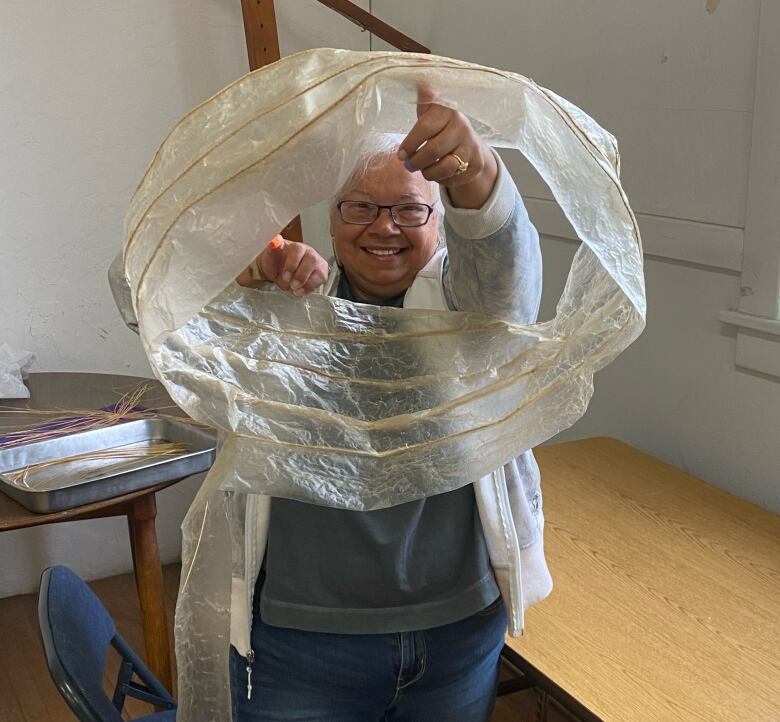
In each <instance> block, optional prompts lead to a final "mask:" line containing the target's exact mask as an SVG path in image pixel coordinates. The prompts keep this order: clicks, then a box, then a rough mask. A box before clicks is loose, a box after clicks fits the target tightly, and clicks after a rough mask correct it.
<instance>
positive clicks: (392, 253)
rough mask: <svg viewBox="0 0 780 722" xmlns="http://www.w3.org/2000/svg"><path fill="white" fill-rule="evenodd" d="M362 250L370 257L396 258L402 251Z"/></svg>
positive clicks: (398, 249)
mask: <svg viewBox="0 0 780 722" xmlns="http://www.w3.org/2000/svg"><path fill="white" fill-rule="evenodd" d="M363 250H364V251H366V252H367V253H370V254H371V255H372V256H397V255H398V254H400V253H402V252H403V251H404V249H403V248H383V249H379V248H364V249H363Z"/></svg>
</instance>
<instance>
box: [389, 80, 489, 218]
mask: <svg viewBox="0 0 780 722" xmlns="http://www.w3.org/2000/svg"><path fill="white" fill-rule="evenodd" d="M398 157H399V158H400V159H401V160H402V161H404V162H405V163H406V167H407V168H408V169H409V170H410V171H411V172H414V171H418V170H419V171H420V172H421V173H422V174H423V176H424V177H425V178H426V179H427V180H430V181H436V182H437V183H439V184H440V185H442V186H444V187H446V188H447V191H448V193H449V196H450V200H451V201H452V203H453V205H455V206H458V207H460V208H481V207H482V206H483V205H484V204H485V201H487V199H488V198H489V197H490V193H491V192H492V190H493V186H494V185H495V182H496V178H497V177H498V163H497V161H496V158H495V156H494V155H493V151H492V150H491V149H490V147H489V146H488V145H487V143H485V142H484V141H483V140H482V139H481V138H480V137H479V136H478V135H477V133H476V131H475V130H474V128H473V127H472V126H471V123H470V122H469V119H468V118H467V117H466V116H465V115H463V113H460V112H458V111H457V110H453V109H452V108H447V107H445V106H443V105H437V104H436V102H435V98H434V95H433V94H432V92H431V91H430V90H428V89H425V88H423V89H420V91H419V92H418V101H417V122H416V123H415V124H414V126H413V127H412V129H411V130H410V131H409V134H408V135H407V136H406V138H404V141H403V143H401V147H400V148H399V149H398Z"/></svg>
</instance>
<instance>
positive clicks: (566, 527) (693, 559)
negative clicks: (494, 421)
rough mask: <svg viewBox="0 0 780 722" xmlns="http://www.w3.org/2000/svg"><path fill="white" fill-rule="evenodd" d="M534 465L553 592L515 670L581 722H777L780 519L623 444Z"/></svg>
mask: <svg viewBox="0 0 780 722" xmlns="http://www.w3.org/2000/svg"><path fill="white" fill-rule="evenodd" d="M537 458H538V460H539V464H540V466H541V470H542V488H543V490H544V510H545V519H546V525H545V549H546V552H547V557H548V560H549V563H550V568H551V572H552V575H553V580H554V584H555V588H554V589H553V592H552V594H551V596H550V597H549V598H548V599H546V600H545V601H544V602H542V603H540V604H539V605H537V606H535V607H532V608H531V609H530V610H528V612H527V615H526V630H525V635H524V636H523V637H521V638H519V639H507V647H506V648H505V652H506V653H507V656H509V657H510V658H511V659H513V661H514V662H516V663H517V665H518V666H519V667H520V668H521V669H522V670H523V671H524V672H525V673H526V674H528V675H529V676H530V677H531V679H532V681H533V682H534V683H535V684H536V685H537V686H539V687H541V688H542V689H545V690H547V691H548V692H549V693H550V694H551V695H552V696H553V697H555V698H556V699H558V700H559V701H560V702H562V703H564V705H565V706H567V707H568V708H569V709H570V710H571V711H572V712H574V713H575V714H576V716H577V717H579V718H580V719H583V720H593V719H601V720H605V722H632V721H634V720H635V721H636V722H655V721H657V722H674V721H676V720H685V721H686V722H688V721H690V720H706V721H707V722H715V721H718V722H719V721H721V720H722V721H723V722H740V721H742V720H744V722H778V721H780V623H779V622H778V620H780V517H778V516H777V515H775V514H772V513H770V512H768V511H766V510H764V509H761V508H759V507H757V506H754V505H753V504H750V503H748V502H746V501H743V500H741V499H739V498H737V497H735V496H732V495H731V494H728V493H726V492H724V491H721V490H719V489H717V488H715V487H713V486H711V485H709V484H706V483H704V482H703V481H701V480H699V479H696V478H695V477H693V476H690V475H689V474H686V473H684V472H682V471H679V470H677V469H675V468H674V467H672V466H669V465H668V464H665V463H663V462H661V461H659V460H657V459H655V458H653V457H651V456H648V455H647V454H644V453H642V452H640V451H638V450H636V449H634V448H632V447H631V446H629V445H627V444H625V443H623V442H620V441H617V440H615V439H608V438H597V439H586V440H583V441H575V442H570V443H565V444H557V445H550V446H546V447H542V448H539V449H537Z"/></svg>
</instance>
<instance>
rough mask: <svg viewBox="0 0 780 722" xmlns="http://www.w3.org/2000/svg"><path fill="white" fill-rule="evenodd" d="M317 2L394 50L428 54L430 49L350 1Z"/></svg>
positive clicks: (329, 0)
mask: <svg viewBox="0 0 780 722" xmlns="http://www.w3.org/2000/svg"><path fill="white" fill-rule="evenodd" d="M317 2H320V3H322V4H323V5H325V6H327V7H329V8H330V9H331V10H335V11H336V12H337V13H338V14H339V15H343V16H344V17H345V18H346V19H347V20H349V21H350V22H353V23H355V25H357V26H359V27H360V28H362V29H363V30H368V32H370V33H371V34H372V35H376V36H377V37H378V38H379V39H380V40H384V41H385V42H386V43H389V44H390V45H392V46H393V47H394V48H398V49H399V50H405V51H407V52H410V53H430V52H431V51H430V49H429V48H426V47H425V46H424V45H421V44H420V43H418V42H417V41H416V40H413V39H412V38H410V37H409V36H408V35H404V34H403V33H402V32H401V31H400V30H396V29H395V28H394V27H392V26H390V25H388V24H387V23H385V22H382V21H381V20H379V19H378V18H375V17H374V16H373V15H372V14H371V13H369V12H367V11H365V10H363V8H361V7H360V6H358V5H355V3H353V2H350V0H317Z"/></svg>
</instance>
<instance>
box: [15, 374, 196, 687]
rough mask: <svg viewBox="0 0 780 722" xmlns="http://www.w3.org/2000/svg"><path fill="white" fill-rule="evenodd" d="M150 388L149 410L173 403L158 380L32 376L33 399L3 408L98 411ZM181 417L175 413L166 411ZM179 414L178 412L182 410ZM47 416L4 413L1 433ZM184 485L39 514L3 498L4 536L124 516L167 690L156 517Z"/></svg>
mask: <svg viewBox="0 0 780 722" xmlns="http://www.w3.org/2000/svg"><path fill="white" fill-rule="evenodd" d="M140 384H148V385H149V390H148V391H147V393H146V394H144V396H143V397H142V398H141V399H140V402H139V403H141V404H142V405H144V406H146V407H148V408H156V409H161V407H163V406H165V407H168V406H169V405H170V404H171V403H172V402H171V400H170V398H169V397H168V395H167V393H166V392H165V390H164V389H163V387H162V385H161V384H159V383H158V382H157V381H150V380H148V379H141V378H137V377H134V376H115V375H109V374H78V373H40V374H31V375H30V378H29V380H28V387H29V388H30V393H31V397H30V399H24V400H17V401H13V402H10V401H6V400H4V401H2V402H0V403H2V405H3V406H9V405H13V406H14V407H16V408H30V409H53V408H62V409H76V408H88V409H95V408H101V407H103V406H108V405H109V404H113V403H115V402H116V401H117V400H118V399H119V398H120V397H121V396H122V395H123V394H125V393H127V392H129V391H131V390H133V389H135V388H137V387H138V386H139V385H140ZM166 412H167V413H177V412H178V410H177V409H166ZM178 413H180V412H178ZM46 420H47V418H46V417H41V416H37V415H34V414H31V415H30V416H26V415H20V414H17V413H14V414H3V413H2V412H0V435H2V434H4V433H8V432H9V431H11V430H13V426H26V425H27V424H28V423H41V422H43V421H46ZM178 481H181V479H177V480H173V481H167V482H164V483H161V484H157V485H156V486H152V487H149V488H147V489H142V490H141V491H136V492H133V493H131V494H125V495H123V496H119V497H115V498H113V499H107V500H105V501H100V502H95V503H92V504H85V505H83V506H79V507H76V508H74V509H67V510H64V511H58V512H52V513H46V514H36V513H34V512H30V511H28V510H27V509H25V508H24V507H23V506H21V505H20V504H18V503H17V502H15V501H14V500H13V499H11V498H10V497H8V496H6V495H5V494H2V493H0V532H2V531H10V530H12V529H24V528H26V527H31V526H40V525H41V524H53V523H56V522H62V521H78V520H82V519H97V518H103V517H109V516H126V517H127V524H128V530H129V534H130V546H131V549H132V553H133V568H134V571H135V581H136V587H137V589H138V598H139V601H140V605H141V615H142V624H143V631H144V643H145V646H146V661H147V664H148V666H149V668H150V669H151V670H152V672H153V673H154V675H155V676H156V677H157V678H158V679H159V680H160V681H161V682H162V683H163V684H164V685H165V687H166V688H167V689H169V690H171V689H173V686H172V684H173V678H172V674H171V669H172V667H171V650H170V644H169V642H168V622H167V618H166V613H165V596H164V589H163V578H162V567H161V565H160V550H159V547H158V545H157V531H156V528H155V517H156V514H157V504H156V500H155V495H156V494H157V492H158V491H160V490H162V489H164V488H166V487H168V486H171V485H172V484H175V483H177V482H178Z"/></svg>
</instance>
